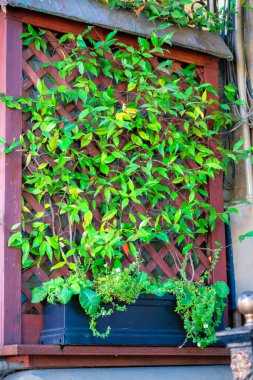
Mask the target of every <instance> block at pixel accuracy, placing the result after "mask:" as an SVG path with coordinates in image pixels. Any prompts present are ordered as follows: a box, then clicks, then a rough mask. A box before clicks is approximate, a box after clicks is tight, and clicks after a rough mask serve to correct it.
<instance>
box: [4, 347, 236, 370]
mask: <svg viewBox="0 0 253 380" xmlns="http://www.w3.org/2000/svg"><path fill="white" fill-rule="evenodd" d="M0 356H2V357H4V360H7V361H23V363H24V367H25V368H74V367H112V366H114V367H118V366H120V367H122V366H162V365H224V364H229V362H230V356H229V352H228V350H227V349H225V348H217V347H212V348H205V349H200V348H197V347H186V348H178V347H113V346H65V347H61V346H58V345H45V346H43V345H14V346H5V347H0Z"/></svg>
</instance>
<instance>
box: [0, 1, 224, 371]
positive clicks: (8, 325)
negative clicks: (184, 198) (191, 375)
mask: <svg viewBox="0 0 253 380" xmlns="http://www.w3.org/2000/svg"><path fill="white" fill-rule="evenodd" d="M23 23H28V24H33V25H35V26H39V27H42V28H48V29H51V30H56V31H60V32H74V33H80V32H82V31H83V30H84V28H85V25H84V24H83V23H80V22H74V21H69V20H66V19H61V18H59V17H55V16H51V15H45V14H41V13H35V12H31V11H26V10H22V9H18V8H16V9H14V8H8V7H7V10H6V11H5V12H3V11H1V13H0V36H1V39H0V57H1V60H0V92H3V93H5V94H7V95H14V96H18V95H20V94H21V93H22V43H21V41H20V39H19V35H20V34H21V32H22V24H23ZM98 32H99V38H100V37H101V36H102V37H103V36H105V35H106V30H104V29H102V28H96V32H94V36H93V37H94V38H96V35H97V33H98ZM97 37H98V36H97ZM119 39H121V40H122V41H124V42H128V43H131V44H132V45H133V46H135V45H136V39H135V37H133V36H131V35H126V34H122V33H120V34H119ZM168 57H169V58H170V59H176V60H177V61H181V62H186V63H196V64H198V65H200V66H202V67H203V70H204V78H205V80H206V81H208V82H209V83H211V84H212V85H213V86H214V87H216V88H218V59H217V58H215V57H213V56H209V55H207V54H202V53H199V52H195V51H191V50H188V49H184V48H178V47H172V48H171V49H170V54H169V55H168ZM0 107H1V108H0V136H2V137H4V138H5V140H6V141H7V142H9V143H10V142H12V140H13V138H15V137H17V136H19V135H20V134H21V128H22V120H21V113H20V112H19V111H17V110H10V109H7V108H6V107H5V106H4V105H3V104H0ZM0 155H1V161H0V180H1V187H0V234H1V236H0V244H1V246H0V247H1V248H0V268H1V271H0V292H1V296H0V345H1V346H6V345H13V344H16V345H19V344H21V343H23V344H31V343H34V342H36V340H37V339H38V334H39V330H40V329H41V323H42V320H41V317H40V316H32V315H26V316H24V318H23V320H22V322H21V305H20V304H21V302H20V297H21V276H20V252H19V251H18V250H16V249H13V248H8V246H7V241H8V238H9V235H10V228H11V226H12V225H13V224H15V223H17V222H18V221H19V220H20V213H21V211H20V209H21V154H19V153H12V154H11V155H4V154H3V152H2V151H1V153H0ZM209 194H210V201H211V202H212V204H213V205H214V206H215V207H216V209H217V210H218V211H219V212H221V211H223V196H222V174H219V175H217V176H216V178H215V180H213V181H210V183H209ZM216 240H218V241H220V242H221V243H222V245H223V247H225V232H224V225H223V223H222V222H218V223H217V225H216V228H215V230H214V231H213V233H212V236H211V248H214V247H215V241H216ZM212 280H213V281H217V280H223V281H226V254H225V249H224V248H223V249H222V252H221V254H220V260H219V263H218V264H217V266H216V268H215V271H214V273H213V279H212ZM21 336H22V337H21ZM12 347H19V346H12ZM20 347H23V346H20ZM25 347H26V349H25V350H22V349H20V350H19V349H18V348H17V349H14V348H13V349H9V350H8V349H4V348H3V349H1V350H0V355H3V356H7V357H8V358H10V357H11V356H14V357H16V356H18V355H21V356H22V355H25V356H26V357H29V350H30V355H32V357H33V358H34V357H36V358H37V362H38V357H40V361H39V363H40V365H41V366H42V367H43V365H42V364H41V363H42V361H43V360H42V357H44V356H45V354H46V353H47V349H46V351H45V347H43V346H41V347H40V346H25ZM33 347H34V348H33ZM35 347H37V348H36V350H37V351H36V353H34V349H35ZM39 347H40V348H39ZM48 349H49V348H48ZM55 349H56V350H57V348H52V347H51V351H50V350H49V351H48V355H57V357H58V356H59V357H63V361H62V366H64V364H63V362H64V361H65V360H66V359H65V358H64V356H66V355H67V354H64V355H63V356H62V355H59V353H56V352H55ZM95 350H97V353H98V356H99V355H102V356H103V355H104V354H105V355H111V357H113V356H114V355H116V354H117V352H119V353H120V352H121V351H120V349H119V348H118V351H117V348H115V347H114V348H113V349H112V348H111V350H110V347H107V348H104V350H105V351H103V354H102V353H101V354H99V352H100V351H101V349H100V348H96V349H95ZM115 350H116V351H115ZM129 350H130V351H129V352H128V353H127V354H126V356H127V357H128V360H125V362H124V361H119V362H120V363H122V365H130V362H131V360H130V357H131V355H134V356H135V355H136V353H135V349H133V348H132V349H130V348H129ZM140 350H141V349H140ZM147 350H149V351H147ZM217 350H218V351H217ZM66 351H68V350H67V349H66V350H65V352H66ZM153 351H154V348H145V349H143V350H142V351H140V352H142V353H143V355H144V356H145V355H147V352H149V353H150V354H149V355H153V354H154V353H153V354H152V352H153ZM169 351H170V353H169ZM169 351H168V355H171V352H174V353H178V354H179V352H181V353H182V352H184V355H185V356H188V355H196V349H192V351H191V349H187V350H186V351H178V349H176V348H171V349H170V350H169ZM50 352H51V354H50ZM79 352H80V355H81V356H83V355H84V354H82V352H86V354H85V355H86V356H87V355H88V353H89V352H90V355H93V351H92V352H91V351H90V349H89V348H88V347H86V348H85V349H84V348H82V349H81V348H80V349H79ZM113 352H115V353H113ZM158 352H159V351H158ZM166 352H167V351H166V349H163V350H162V354H161V355H162V356H164V355H166ZM194 352H195V354H194ZM210 352H211V351H210ZM212 352H216V353H215V355H214V354H213V356H212V355H211V356H212V360H211V362H212V363H213V361H214V359H213V358H214V357H215V358H216V359H215V361H216V362H219V363H220V364H223V363H224V362H225V361H227V352H226V351H224V350H223V351H220V354H221V356H220V360H218V359H217V358H218V354H217V352H219V349H216V351H212ZM190 353H191V354H190ZM27 355H28V356H27ZM36 355H37V356H36ZM80 355H79V356H80ZM139 355H140V356H141V353H139ZM149 355H148V356H147V359H145V360H144V359H143V360H140V361H138V360H137V361H133V363H139V364H133V365H145V363H146V365H150V357H149ZM155 355H157V356H155V357H156V358H158V356H159V355H158V354H155ZM184 355H183V356H184ZM197 355H199V354H197ZM222 355H223V356H222ZM224 358H225V359H224ZM27 360H28V359H27ZM33 360H35V359H33ZM80 360H81V359H80ZM82 360H83V359H82ZM191 360H192V359H190V362H191ZM206 361H207V359H206V357H205V360H204V361H202V362H201V363H202V364H207V363H206ZM28 362H29V360H28ZM28 362H27V363H28ZM35 362H36V360H35ZM37 362H36V363H37ZM123 362H124V363H126V364H124V363H123ZM190 362H188V360H183V361H182V362H181V363H182V364H183V363H185V364H193V363H192V362H191V363H190ZM204 362H205V363H204ZM84 363H86V364H85V366H86V365H87V361H86V360H85V361H84ZM92 363H93V364H92V365H93V366H94V365H95V364H94V362H93V361H92ZM166 363H167V364H169V363H171V361H170V360H167V361H166V360H165V359H161V358H160V359H159V360H157V365H164V364H166ZM176 363H177V364H179V362H178V361H176ZM76 364H77V365H78V366H80V361H78V363H76ZM101 364H102V365H105V364H104V361H101ZM152 364H155V363H153V362H152ZM210 364H211V363H210ZM36 365H37V364H36ZM59 365H60V364H58V366H59ZM68 365H69V363H68ZM98 365H99V364H98ZM112 365H114V364H112ZM119 365H120V364H119ZM28 366H31V363H30V364H29V365H28Z"/></svg>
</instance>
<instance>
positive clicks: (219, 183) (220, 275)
mask: <svg viewBox="0 0 253 380" xmlns="http://www.w3.org/2000/svg"><path fill="white" fill-rule="evenodd" d="M218 78H219V76H218V60H216V61H214V62H212V63H211V64H210V65H209V66H207V67H204V81H205V83H210V84H211V85H212V86H213V87H215V88H216V89H217V91H218V90H219V80H218ZM213 148H215V146H212V149H213ZM217 155H218V152H217ZM208 193H209V202H210V204H211V205H212V206H213V207H215V209H216V211H217V213H222V212H223V211H224V200H223V172H220V173H218V174H217V175H216V176H215V178H214V179H210V180H209V182H208ZM216 241H218V242H220V243H221V244H222V248H221V252H220V256H219V261H218V263H217V265H216V267H215V269H214V271H213V273H212V283H214V282H216V281H225V282H227V260H226V241H225V226H224V223H223V222H222V221H221V220H220V219H217V221H216V225H215V228H214V230H213V231H212V232H211V233H210V235H209V243H210V248H211V249H215V248H218V246H217V245H216V244H215V242H216Z"/></svg>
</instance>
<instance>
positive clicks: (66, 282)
mask: <svg viewBox="0 0 253 380" xmlns="http://www.w3.org/2000/svg"><path fill="white" fill-rule="evenodd" d="M91 32H92V28H87V29H86V30H85V31H84V32H83V33H82V34H81V35H78V36H75V35H73V34H71V33H70V34H66V35H63V36H62V37H61V38H60V40H59V42H60V44H61V45H62V47H63V48H64V49H65V51H68V54H67V55H66V56H65V58H64V59H62V60H61V61H58V62H54V63H50V62H49V63H47V64H44V65H43V66H44V68H47V67H48V66H52V67H53V68H54V69H55V70H57V73H58V75H59V77H60V78H63V79H66V78H68V77H72V82H71V88H69V87H67V86H65V85H62V84H60V85H58V84H57V83H53V84H52V86H51V87H48V86H47V85H46V81H45V80H39V81H38V83H37V84H36V91H37V92H36V94H35V95H34V96H32V97H20V98H18V99H14V98H13V97H11V96H8V97H5V96H1V98H0V99H1V101H2V102H5V103H6V105H7V106H8V107H12V108H16V109H20V110H22V112H23V113H24V114H26V115H30V117H29V126H30V127H29V129H28V130H27V132H25V133H23V134H22V135H21V136H20V138H19V139H17V140H15V141H13V142H12V143H11V144H9V145H8V144H7V146H6V148H5V153H6V154H11V152H12V151H13V150H19V151H22V154H23V158H24V168H23V188H24V190H25V191H26V192H27V193H30V194H32V195H33V196H34V197H35V198H36V200H37V202H38V203H39V204H40V205H41V206H42V207H43V210H44V211H40V212H35V211H34V210H33V209H32V207H30V206H29V203H26V202H25V201H24V203H23V206H22V221H21V229H22V231H20V230H19V228H20V223H18V224H16V225H15V226H13V228H12V230H13V234H12V236H11V237H10V240H9V245H10V246H13V247H17V248H20V249H21V250H22V265H23V269H24V270H26V269H27V268H29V267H30V266H33V265H37V266H40V264H41V261H42V260H43V259H44V258H45V257H46V258H47V259H48V260H49V261H50V262H51V263H52V264H51V266H52V268H51V271H54V270H57V269H59V268H61V267H67V268H68V271H69V276H68V277H67V278H61V277H58V278H56V279H53V280H51V281H49V282H45V283H43V284H42V286H41V287H37V288H35V289H34V290H33V299H32V302H34V303H37V302H41V301H42V300H44V299H47V301H48V302H52V303H55V302H60V303H64V304H65V303H67V302H69V301H70V300H71V298H72V297H73V296H76V297H77V296H78V297H79V302H80V304H81V306H82V308H83V309H84V311H85V312H86V313H87V314H88V315H90V317H91V324H90V328H91V330H92V331H93V333H94V335H97V336H100V337H106V336H108V334H109V332H110V328H109V327H108V330H107V331H106V332H98V331H97V329H96V321H97V318H99V317H100V316H104V315H109V314H111V313H112V312H113V310H114V309H116V310H124V309H125V307H124V306H123V307H122V303H123V304H125V305H128V304H131V303H133V302H135V301H136V299H137V298H138V297H139V295H140V294H155V295H157V296H163V295H166V294H173V295H175V297H176V302H177V307H176V311H177V312H178V313H179V314H180V315H181V317H182V318H183V321H184V327H185V329H186V333H187V339H192V340H193V342H195V343H197V344H198V345H199V346H201V347H205V346H206V345H208V344H211V343H213V342H215V328H216V327H217V326H218V325H219V324H220V321H221V317H222V313H223V310H224V307H225V302H224V300H225V298H226V297H227V295H228V287H227V285H226V284H225V283H222V282H217V283H216V284H213V285H211V284H210V283H209V277H210V273H211V272H212V270H213V269H214V267H215V265H216V263H217V261H218V256H219V252H220V249H221V244H220V243H219V242H216V248H215V249H214V250H213V251H211V250H210V249H209V248H208V247H207V248H206V251H207V256H208V257H209V259H210V260H212V261H211V266H210V268H209V269H207V270H206V272H205V273H204V274H203V276H202V277H201V278H200V280H198V281H194V280H193V279H194V274H195V272H194V262H196V261H197V260H198V253H197V249H198V247H197V245H196V243H195V241H196V238H197V236H199V234H204V235H208V234H209V233H210V232H211V231H213V230H214V228H215V225H216V222H217V220H218V219H221V220H222V221H224V222H228V215H229V213H230V212H237V210H236V209H229V210H226V211H225V212H222V213H220V212H217V210H216V209H215V208H214V207H213V206H212V205H211V204H210V203H209V201H208V193H207V190H206V188H207V183H208V181H209V180H212V179H214V178H215V176H216V174H217V173H219V172H220V171H225V170H226V165H227V161H228V159H233V160H235V161H238V160H239V159H240V158H244V157H246V156H247V155H248V153H249V152H246V151H244V150H242V144H243V140H241V141H239V142H237V143H236V144H235V146H234V149H233V151H227V150H225V149H224V148H223V147H222V145H221V143H220V142H219V140H217V138H216V136H217V133H219V131H220V129H221V128H226V127H228V126H231V125H232V122H233V121H232V120H231V116H230V113H229V110H230V106H229V104H230V103H236V102H238V101H236V100H235V99H234V96H235V94H236V91H235V89H234V88H233V87H232V86H227V87H226V88H225V92H226V94H227V95H228V99H229V101H228V103H226V104H219V102H218V100H217V91H216V89H215V88H213V87H212V86H211V85H210V84H208V83H201V81H200V79H199V75H198V72H197V69H196V67H195V65H188V66H184V67H183V66H182V67H181V68H180V69H173V62H172V61H171V60H170V59H167V58H166V56H168V54H169V51H168V45H169V44H170V37H171V36H168V35H165V36H163V37H162V38H159V37H158V36H157V35H156V34H155V33H154V32H153V33H152V34H151V37H150V39H145V38H138V47H137V48H134V47H133V46H128V45H126V44H124V43H122V42H120V41H119V40H118V39H117V37H116V31H113V32H111V33H109V34H108V35H107V37H106V38H105V40H102V39H96V40H95V39H94V37H92V33H91ZM44 34H45V32H44V31H41V30H36V29H34V28H33V27H32V26H28V30H27V32H25V33H24V34H23V35H22V38H23V42H24V45H30V44H31V43H34V44H35V46H36V48H37V49H42V50H44V52H47V49H48V47H47V44H46V42H45V40H44ZM157 57H159V58H157ZM154 58H155V59H156V60H155V62H156V63H155V64H154V63H152V62H153V61H152V60H153V59H154ZM101 78H102V79H101ZM64 109H69V110H71V111H69V112H71V118H68V117H67V116H64V113H62V112H61V110H64ZM186 162H188V163H189V162H190V163H191V164H190V165H186ZM27 227H29V228H27ZM172 239H173V243H174V244H177V247H178V249H179V250H180V252H182V256H183V260H182V262H181V263H178V261H177V260H176V258H174V260H175V265H176V266H178V268H179V272H178V277H177V278H173V279H168V280H166V281H162V280H161V278H160V277H159V276H158V277H156V278H154V277H151V276H148V274H147V273H146V272H144V271H143V270H142V269H141V268H142V261H143V258H142V250H143V244H146V243H147V244H148V243H152V242H153V241H162V242H164V243H165V244H170V242H171V241H172ZM125 256H128V257H129V258H131V259H132V261H133V263H132V264H131V265H130V266H129V267H128V268H124V267H123V259H124V257H125ZM189 266H190V268H191V270H190V271H189V268H188V267H189ZM106 304H109V305H110V309H109V311H108V309H106V310H105V307H104V306H105V305H106Z"/></svg>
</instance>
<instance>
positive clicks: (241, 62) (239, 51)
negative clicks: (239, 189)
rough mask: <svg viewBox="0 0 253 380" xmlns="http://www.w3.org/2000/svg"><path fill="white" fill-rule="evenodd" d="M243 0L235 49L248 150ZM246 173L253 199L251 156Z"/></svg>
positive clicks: (249, 195) (237, 16)
mask: <svg viewBox="0 0 253 380" xmlns="http://www.w3.org/2000/svg"><path fill="white" fill-rule="evenodd" d="M242 9H243V8H242V2H241V0H236V11H237V12H236V14H235V51H236V70H237V80H238V91H239V97H240V99H241V100H243V101H244V102H245V104H244V105H241V106H240V114H241V117H242V119H243V121H244V122H243V123H242V133H243V138H244V149H245V150H248V149H250V147H251V136H250V129H249V125H248V123H247V119H248V115H247V110H246V108H245V107H246V104H247V90H246V72H245V67H246V62H245V54H244V38H243V30H244V26H243V22H242V20H243V12H242ZM244 162H245V175H246V191H247V192H246V199H247V200H249V201H253V168H252V163H251V156H249V157H247V158H246V159H245V161H244Z"/></svg>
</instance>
